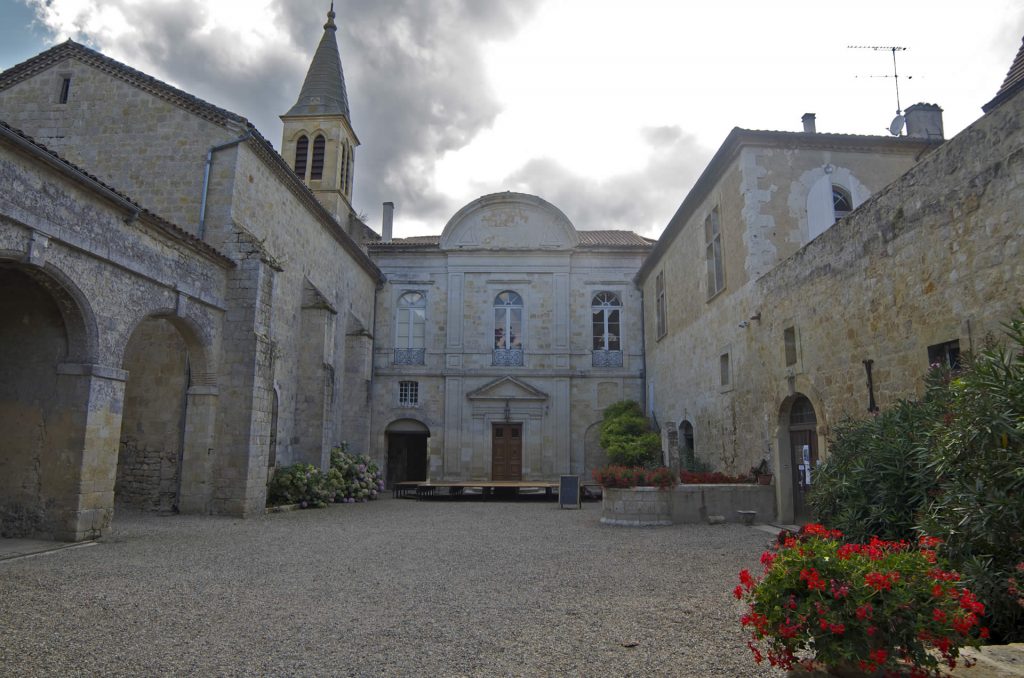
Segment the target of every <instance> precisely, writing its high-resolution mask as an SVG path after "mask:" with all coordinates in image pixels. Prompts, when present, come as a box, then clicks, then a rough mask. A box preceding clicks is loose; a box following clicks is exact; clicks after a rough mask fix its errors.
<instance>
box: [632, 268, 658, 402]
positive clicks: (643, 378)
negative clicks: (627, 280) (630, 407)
mask: <svg viewBox="0 0 1024 678" xmlns="http://www.w3.org/2000/svg"><path fill="white" fill-rule="evenodd" d="M634 284H636V280H635V279H634ZM636 288H637V289H638V290H639V291H640V348H641V351H640V355H642V356H643V366H642V367H641V368H640V388H641V389H642V391H643V393H642V394H641V397H642V398H643V408H644V412H648V414H653V412H650V411H649V410H648V403H647V339H646V337H647V327H646V325H647V316H646V314H645V313H644V288H643V285H637V286H636Z"/></svg>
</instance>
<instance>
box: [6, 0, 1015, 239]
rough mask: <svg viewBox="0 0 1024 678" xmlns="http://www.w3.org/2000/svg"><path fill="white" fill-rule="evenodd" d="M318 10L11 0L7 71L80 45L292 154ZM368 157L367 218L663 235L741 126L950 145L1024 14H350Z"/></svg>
mask: <svg viewBox="0 0 1024 678" xmlns="http://www.w3.org/2000/svg"><path fill="white" fill-rule="evenodd" d="M328 4H329V3H328V2H323V1H322V0H246V1H245V2H235V1H234V0H0V69H3V68H7V67H9V66H12V65H14V64H16V63H18V62H20V61H22V60H24V59H26V58H28V57H30V56H32V55H33V54H35V53H37V52H39V51H42V50H43V49H45V48H47V47H49V46H50V45H52V44H54V43H55V42H57V41H60V40H64V39H65V38H68V37H71V38H73V39H75V40H77V41H79V42H82V43H85V44H87V45H89V46H91V47H93V48H95V49H98V50H100V51H102V52H104V53H105V54H107V55H108V56H111V57H113V58H115V59H118V60H120V61H123V62H125V63H127V64H129V65H131V66H133V67H135V68H138V69H140V70H142V71H145V72H147V73H149V74H151V75H154V76H156V77H158V78H161V79H163V80H165V81H167V82H169V83H171V84H173V85H175V86H177V87H180V88H182V89H185V90H188V91H189V92H192V93H193V94H196V95H197V96H199V97H202V98H204V99H206V100H208V101H210V102H212V103H215V104H217V105H219V106H222V107H224V108H228V109H230V110H232V111H234V112H236V113H239V114H241V115H244V116H245V117H247V118H249V119H250V120H251V121H252V122H253V123H255V125H256V126H257V127H258V128H259V129H260V131H261V132H262V133H263V134H264V136H266V137H267V138H268V139H270V140H271V141H272V142H273V143H274V144H275V145H278V144H279V143H280V135H281V124H280V121H279V120H278V118H277V116H278V115H279V114H280V113H282V112H284V111H286V110H287V109H288V108H289V107H290V106H291V105H292V104H293V103H294V101H295V98H296V97H297V95H298V90H299V88H300V87H301V84H302V79H303V77H304V75H305V71H306V68H307V67H308V65H309V60H310V58H311V56H312V53H313V50H314V49H315V48H316V45H317V42H318V41H319V39H320V36H321V35H322V32H323V29H322V24H323V22H324V20H325V12H326V9H327V5H328ZM335 9H336V11H337V13H338V19H337V21H338V24H339V31H338V41H339V45H340V49H341V54H342V62H343V65H344V69H345V76H346V81H347V85H348V93H349V99H350V103H351V107H352V118H353V121H352V122H353V125H354V127H355V129H356V133H357V134H358V135H359V137H360V140H361V141H362V146H361V147H360V148H359V150H358V151H357V159H356V162H357V169H356V185H355V192H356V196H355V203H356V208H357V209H358V210H359V211H360V212H363V213H364V214H365V215H366V217H367V220H368V222H369V223H370V224H371V225H372V226H374V227H375V228H378V227H379V223H380V203H381V202H382V201H384V200H391V201H393V202H395V203H396V208H397V212H396V222H395V235H396V236H405V235H414V234H420V233H439V232H440V230H441V229H442V228H443V226H444V224H445V222H446V221H447V220H448V218H449V217H450V216H451V215H452V214H454V213H455V212H456V211H457V210H458V209H459V207H461V206H462V205H464V204H465V203H467V202H468V201H470V200H472V199H473V198H476V197H478V196H480V195H483V194H486V193H491V192H494V191H500V190H514V191H525V192H529V193H536V194H538V195H540V196H542V197H544V198H546V199H547V200H549V201H551V202H553V203H554V204H555V205H557V206H558V207H560V208H561V209H562V210H563V211H564V212H565V213H566V214H567V215H568V216H569V218H570V219H571V220H572V221H573V223H574V224H575V225H576V227H577V228H581V229H597V228H628V229H633V230H636V231H638V232H641V233H643V234H645V235H649V236H656V235H657V234H659V233H660V232H661V229H662V228H663V227H664V226H665V224H666V223H667V221H668V219H669V217H670V216H671V215H672V213H673V211H674V210H675V208H676V207H677V206H678V204H679V203H680V202H681V201H682V199H683V197H684V196H685V194H686V192H687V191H688V190H689V188H690V186H692V184H693V182H694V180H695V179H696V177H697V175H698V174H699V172H700V171H701V170H702V169H703V168H704V166H705V165H706V164H707V162H708V160H709V159H710V158H711V156H712V154H713V153H714V151H715V150H716V149H717V147H718V146H719V144H720V143H721V142H722V140H723V139H724V137H725V135H726V134H728V132H729V130H730V129H731V128H733V127H746V128H753V129H781V130H794V131H796V130H799V129H800V128H801V125H800V116H801V115H802V114H803V113H805V112H814V113H816V114H817V123H818V130H819V131H822V132H849V133H858V134H885V133H887V132H886V128H887V127H888V125H889V122H890V120H891V119H892V117H893V116H894V115H895V113H896V108H897V101H896V94H895V88H894V80H893V78H892V77H878V76H891V74H892V71H893V63H892V54H891V52H889V51H884V50H883V51H875V50H871V49H849V48H848V46H850V45H867V46H891V45H897V46H905V47H907V48H908V49H907V50H906V51H902V52H899V53H898V55H897V59H898V62H897V64H898V69H899V73H900V80H899V83H900V102H901V105H902V107H903V108H906V107H907V106H909V105H910V104H912V103H915V102H919V101H923V102H929V103H937V104H939V105H940V106H941V107H942V108H943V109H944V110H945V114H944V115H945V124H946V132H947V136H952V135H953V134H955V133H956V132H959V131H960V130H961V129H963V128H964V127H965V126H967V125H969V124H970V123H971V122H972V121H974V120H975V119H976V118H977V117H979V116H980V114H981V109H980V107H981V105H982V104H984V103H985V102H987V101H988V100H989V99H991V98H992V96H993V95H994V94H995V92H996V90H997V89H998V88H999V85H1000V84H1001V83H1002V80H1003V78H1004V77H1005V75H1006V71H1007V69H1008V67H1009V65H1010V62H1011V60H1012V59H1013V56H1014V55H1015V54H1016V52H1017V49H1018V48H1019V47H1020V44H1021V37H1022V36H1024V3H1020V2H1019V0H977V1H976V2H973V3H964V2H962V0H901V1H900V2H893V1H892V0H887V1H885V2H882V1H879V0H858V1H857V2H848V3H836V2H822V1H821V0H813V1H804V0H786V1H785V2H782V1H780V2H764V1H763V0H756V1H754V0H718V1H717V2H701V3H689V2H679V1H676V0H631V1H630V2H622V1H621V0H615V1H613V0H503V1H501V2H497V1H492V0H337V2H336V8H335Z"/></svg>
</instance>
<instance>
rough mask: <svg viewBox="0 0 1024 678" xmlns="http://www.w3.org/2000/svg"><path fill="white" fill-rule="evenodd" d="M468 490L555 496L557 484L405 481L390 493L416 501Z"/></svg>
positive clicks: (588, 485)
mask: <svg viewBox="0 0 1024 678" xmlns="http://www.w3.org/2000/svg"><path fill="white" fill-rule="evenodd" d="M582 486H583V487H585V488H586V487H591V486H593V487H597V486H596V485H593V484H592V483H582ZM468 489H479V490H480V493H481V495H482V496H483V497H490V496H494V495H495V494H496V492H495V491H496V490H505V491H510V492H511V493H512V494H518V493H519V491H520V490H544V494H545V496H548V497H550V496H553V495H555V494H557V490H558V483H557V482H551V481H545V480H451V481H447V480H433V481H428V480H419V481H417V480H406V481H402V482H399V483H395V484H394V485H393V486H392V493H393V494H394V496H395V497H408V496H412V495H415V496H416V498H417V499H424V498H426V497H436V496H438V493H439V492H440V491H441V490H445V491H447V496H449V497H460V496H463V495H464V493H465V491H466V490H468Z"/></svg>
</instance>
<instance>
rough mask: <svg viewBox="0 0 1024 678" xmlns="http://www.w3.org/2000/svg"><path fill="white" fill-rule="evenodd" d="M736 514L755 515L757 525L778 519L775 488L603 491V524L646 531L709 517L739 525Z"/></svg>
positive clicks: (714, 487) (699, 521)
mask: <svg viewBox="0 0 1024 678" xmlns="http://www.w3.org/2000/svg"><path fill="white" fill-rule="evenodd" d="M737 511H756V512H757V516H756V519H755V522H759V523H763V522H766V521H770V520H774V519H775V488H774V487H772V486H769V485H677V486H676V487H675V488H673V489H672V490H659V489H657V488H654V487H631V488H614V487H608V488H605V489H604V492H603V497H602V500H601V522H602V523H604V524H605V525H630V526H635V527H644V526H652V525H672V524H683V523H703V522H705V521H707V519H708V516H722V517H723V518H724V519H725V521H726V522H740V521H741V516H740V514H739V513H737Z"/></svg>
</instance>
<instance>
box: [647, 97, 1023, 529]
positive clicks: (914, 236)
mask: <svg viewBox="0 0 1024 678" xmlns="http://www.w3.org/2000/svg"><path fill="white" fill-rule="evenodd" d="M1022 107H1024V99H1022V98H1021V97H1018V98H1017V100H1015V101H1012V102H1008V103H1007V104H1004V105H1003V106H1002V107H1000V108H999V109H997V110H996V111H994V112H993V113H991V114H989V115H987V116H985V117H984V118H982V119H981V120H979V121H978V122H976V123H975V124H974V125H972V126H971V127H969V128H967V129H966V130H965V131H964V132H962V133H961V134H960V135H958V136H957V137H956V138H955V139H953V140H950V141H949V142H947V143H946V144H945V145H943V146H941V147H939V148H938V149H937V150H935V151H933V152H931V153H930V154H929V155H928V156H926V157H925V158H924V159H923V160H922V161H921V162H920V163H919V164H917V165H915V166H914V167H913V168H912V169H911V170H910V171H909V172H907V173H906V174H905V175H903V176H902V177H900V178H899V179H898V180H897V181H895V182H894V183H892V184H891V185H889V186H888V187H886V188H884V189H883V190H881V191H880V192H879V193H877V194H876V195H875V196H874V197H873V198H872V199H871V200H869V201H868V202H866V203H865V204H864V205H862V206H861V207H860V208H859V209H858V210H857V211H855V212H854V213H852V214H851V215H850V216H848V217H847V218H845V219H843V220H841V221H840V222H838V223H837V224H836V225H835V226H833V227H832V228H831V229H829V230H827V231H826V232H825V233H823V234H822V235H821V236H819V237H818V238H817V239H815V240H814V241H812V242H810V243H809V244H807V245H806V246H804V247H803V248H801V249H800V250H799V251H797V252H796V253H795V254H793V255H792V256H790V257H789V258H788V259H786V260H785V261H782V262H781V263H779V264H778V265H777V266H776V267H774V268H773V269H772V270H771V271H769V272H767V273H766V274H765V275H764V276H763V277H761V278H760V279H759V280H758V281H756V282H755V283H751V284H749V285H746V286H744V287H742V288H740V289H738V290H731V291H730V294H728V295H723V297H719V298H716V299H715V300H713V301H712V302H711V303H709V304H707V308H706V310H704V311H703V312H701V313H699V314H697V315H695V316H693V317H692V318H686V317H684V316H681V315H680V312H679V309H678V308H676V309H675V310H672V306H671V305H670V312H669V326H670V332H669V335H668V336H667V337H665V338H663V339H662V340H660V341H659V340H657V339H656V338H655V337H654V332H653V330H654V313H653V306H654V304H653V303H648V304H647V323H648V325H647V327H648V351H647V361H648V365H649V370H650V372H649V378H650V380H651V381H652V382H653V383H654V408H655V411H656V413H657V415H658V417H659V419H660V420H662V421H668V420H671V421H674V422H683V421H689V422H691V423H692V424H693V426H694V436H695V447H696V453H697V457H698V458H700V459H702V460H703V461H705V462H707V463H710V464H711V465H712V466H714V467H715V468H719V469H723V470H727V471H731V472H739V471H746V470H747V469H748V468H749V467H750V466H752V465H754V464H756V463H758V462H760V461H761V459H768V460H769V461H771V462H772V464H773V465H774V467H775V473H776V481H777V482H778V487H779V490H778V492H779V496H780V515H781V516H782V517H783V519H786V518H787V516H786V503H785V501H784V498H785V497H786V496H788V494H789V493H790V492H791V483H790V481H789V475H790V473H791V471H792V467H791V460H790V457H789V442H788V420H787V418H786V417H787V416H788V414H787V412H788V411H787V408H788V404H789V403H790V402H792V399H793V397H794V396H795V395H796V394H802V395H805V396H807V397H808V398H809V399H810V401H811V403H812V404H813V406H814V408H815V411H816V415H817V421H818V444H819V449H820V450H822V453H823V456H827V442H828V440H827V439H828V434H829V431H830V427H831V425H832V424H834V423H835V422H836V421H839V420H841V419H843V418H845V417H860V416H864V415H866V414H867V406H868V397H869V395H868V388H867V380H866V376H865V369H864V365H863V361H864V360H872V361H873V377H874V395H875V399H876V402H877V405H878V406H879V407H881V408H883V409H884V408H886V407H888V406H891V405H892V404H893V403H894V402H895V400H896V399H898V398H901V397H908V396H914V395H916V394H919V393H920V392H921V387H922V381H921V379H922V377H923V375H924V373H925V371H926V370H927V368H928V352H927V348H928V346H929V345H933V344H937V343H941V342H945V341H949V340H959V342H960V347H961V349H962V350H967V349H970V348H972V347H977V346H978V345H979V344H980V342H981V341H982V340H983V338H984V336H985V335H986V334H989V333H996V332H998V325H999V323H1000V322H1002V321H1005V320H1006V319H1008V318H1009V317H1011V316H1012V315H1013V313H1014V312H1015V309H1016V308H1017V307H1019V306H1020V304H1021V302H1022V299H1024V288H1022V283H1021V281H1022V280H1024V268H1022V263H1021V262H1022V259H1024V258H1022V257H1021V256H1020V254H1021V252H1020V248H1021V245H1020V233H1021V217H1020V212H1019V204H1020V196H1021V195H1022V190H1024V170H1022V162H1021V158H1022V157H1024V152H1022V150H1021V149H1022V147H1024V133H1022V130H1021V126H1020V123H1019V119H1020V109H1021V108H1022ZM696 226H697V224H688V225H687V227H686V228H684V229H683V231H682V234H681V235H680V237H679V238H678V240H677V242H676V243H675V244H674V245H673V247H672V248H671V250H670V252H669V255H668V256H667V257H666V260H665V268H666V270H667V271H670V270H675V271H678V272H686V271H689V275H688V277H689V278H690V282H689V283H687V284H689V285H692V284H693V282H692V279H693V278H698V277H700V276H702V275H703V266H702V263H703V262H702V261H700V259H699V257H698V256H697V255H695V254H693V252H697V251H699V250H700V248H698V247H696V246H695V241H694V240H693V238H694V237H696V236H697V234H698V231H697V228H696ZM700 237H702V234H700ZM698 266H700V268H698ZM678 272H677V273H676V275H677V276H680V275H681V274H680V273H678ZM670 289H671V288H670ZM645 293H646V294H648V295H649V296H648V297H647V298H648V299H653V298H654V297H653V295H654V274H653V273H652V275H651V276H650V277H649V278H648V280H647V281H646V283H645ZM672 293H673V294H677V293H678V292H677V291H676V290H674V289H673V290H672ZM790 327H792V328H794V330H795V336H796V337H797V346H796V348H797V361H796V363H795V364H793V365H788V366H787V365H786V358H785V346H784V332H785V330H786V328H790ZM723 353H728V354H729V355H730V368H731V375H730V384H729V385H727V386H723V385H721V383H720V382H721V379H720V370H719V368H720V363H719V357H720V355H721V354H723ZM789 510H791V505H790V508H789Z"/></svg>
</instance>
